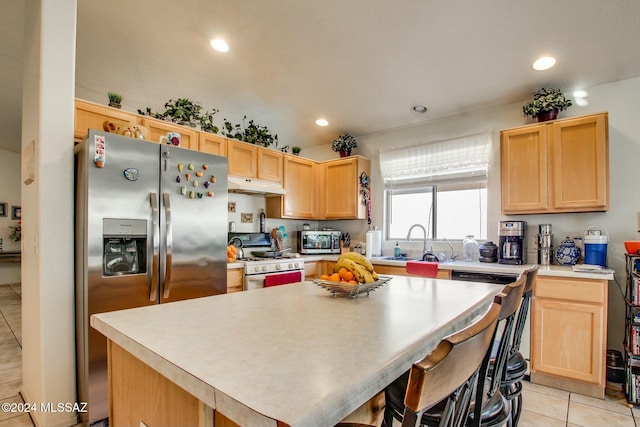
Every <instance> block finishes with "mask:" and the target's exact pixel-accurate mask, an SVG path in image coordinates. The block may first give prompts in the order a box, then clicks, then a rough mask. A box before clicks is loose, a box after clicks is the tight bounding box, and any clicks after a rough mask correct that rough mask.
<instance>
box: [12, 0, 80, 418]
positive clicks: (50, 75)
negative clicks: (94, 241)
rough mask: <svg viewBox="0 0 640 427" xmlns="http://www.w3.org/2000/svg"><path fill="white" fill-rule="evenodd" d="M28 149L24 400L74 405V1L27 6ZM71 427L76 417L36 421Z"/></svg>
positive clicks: (25, 96) (24, 130) (23, 196)
mask: <svg viewBox="0 0 640 427" xmlns="http://www.w3.org/2000/svg"><path fill="white" fill-rule="evenodd" d="M25 6H26V8H25V51H24V70H23V76H24V77H23V97H22V98H23V104H22V148H23V150H24V148H25V147H26V146H27V145H28V144H31V143H32V141H33V142H34V143H35V156H34V164H33V166H34V171H35V181H34V182H33V183H31V184H30V185H25V184H24V183H23V184H21V185H22V188H21V199H22V221H23V225H24V226H23V242H22V248H23V250H22V260H23V263H22V267H23V268H22V375H23V378H22V387H21V392H22V396H23V397H24V400H25V401H26V402H28V403H35V404H37V405H39V404H40V403H41V402H45V403H46V402H59V403H72V402H75V399H76V384H75V383H76V381H75V371H76V370H75V317H74V312H75V310H74V305H75V304H74V274H73V267H74V266H73V216H74V209H73V206H74V201H73V143H72V141H73V121H74V82H75V79H74V72H75V28H76V8H77V4H76V0H56V1H55V2H54V1H49V0H39V1H29V2H25ZM31 415H32V417H33V418H34V419H35V424H36V425H38V426H45V425H46V426H70V425H74V424H75V423H76V422H77V416H76V414H75V413H72V412H40V411H35V412H32V413H31Z"/></svg>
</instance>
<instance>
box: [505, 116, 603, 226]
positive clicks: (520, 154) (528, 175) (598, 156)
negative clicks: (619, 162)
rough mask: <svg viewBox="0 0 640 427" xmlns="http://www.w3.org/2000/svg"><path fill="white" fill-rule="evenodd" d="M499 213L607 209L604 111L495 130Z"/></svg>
mask: <svg viewBox="0 0 640 427" xmlns="http://www.w3.org/2000/svg"><path fill="white" fill-rule="evenodd" d="M500 140H501V141H500V170H501V190H502V213H504V214H532V213H560V212H590V211H606V210H607V209H608V208H609V132H608V117H607V113H600V114H594V115H589V116H582V117H575V118H569V119H562V120H555V121H552V122H545V123H538V124H533V125H528V126H523V127H519V128H515V129H508V130H504V131H502V132H501V133H500Z"/></svg>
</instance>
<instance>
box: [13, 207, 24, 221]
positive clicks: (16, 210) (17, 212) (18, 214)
mask: <svg viewBox="0 0 640 427" xmlns="http://www.w3.org/2000/svg"><path fill="white" fill-rule="evenodd" d="M11 219H16V220H18V221H19V220H21V219H22V208H21V207H20V206H11Z"/></svg>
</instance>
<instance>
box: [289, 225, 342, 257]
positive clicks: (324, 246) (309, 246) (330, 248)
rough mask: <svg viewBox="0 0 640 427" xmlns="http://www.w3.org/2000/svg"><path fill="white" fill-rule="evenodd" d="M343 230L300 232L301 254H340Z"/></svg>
mask: <svg viewBox="0 0 640 427" xmlns="http://www.w3.org/2000/svg"><path fill="white" fill-rule="evenodd" d="M341 237H342V232H341V231H337V230H326V231H311V230H303V231H300V232H299V233H298V245H299V248H298V252H300V253H301V254H339V253H340V238H341Z"/></svg>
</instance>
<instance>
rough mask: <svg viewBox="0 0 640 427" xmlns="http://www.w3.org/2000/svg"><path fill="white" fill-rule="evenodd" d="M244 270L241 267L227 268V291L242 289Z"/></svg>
mask: <svg viewBox="0 0 640 427" xmlns="http://www.w3.org/2000/svg"><path fill="white" fill-rule="evenodd" d="M243 281H244V270H243V269H242V268H229V269H227V293H228V294H230V293H232V292H240V291H242V283H243Z"/></svg>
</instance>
